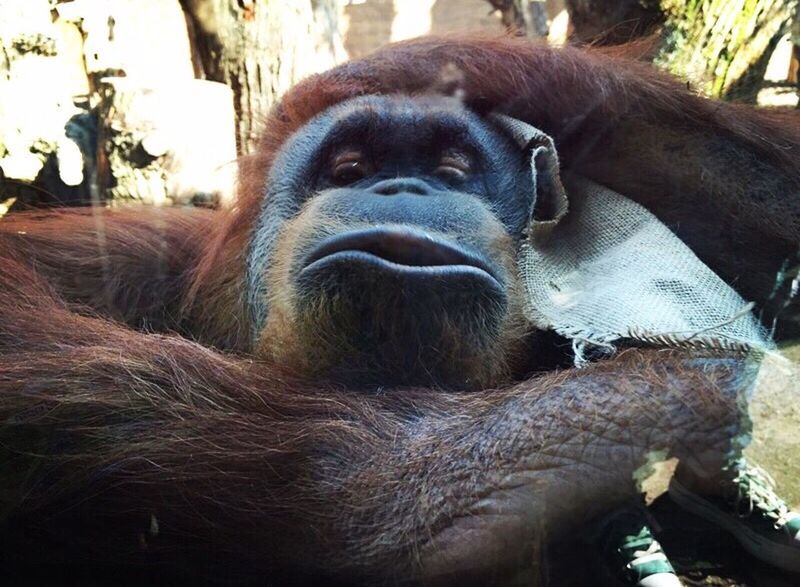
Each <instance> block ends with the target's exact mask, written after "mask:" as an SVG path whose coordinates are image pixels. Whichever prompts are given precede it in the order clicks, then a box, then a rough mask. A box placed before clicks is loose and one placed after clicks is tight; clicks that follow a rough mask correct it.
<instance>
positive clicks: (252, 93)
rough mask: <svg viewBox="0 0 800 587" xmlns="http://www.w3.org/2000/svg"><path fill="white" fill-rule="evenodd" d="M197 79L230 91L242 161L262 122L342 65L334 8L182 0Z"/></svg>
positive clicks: (319, 3) (326, 3) (252, 0)
mask: <svg viewBox="0 0 800 587" xmlns="http://www.w3.org/2000/svg"><path fill="white" fill-rule="evenodd" d="M181 4H182V5H183V7H184V9H185V11H186V14H187V16H188V20H189V22H190V25H191V27H190V28H191V30H190V34H191V37H192V43H193V46H194V47H195V48H196V50H197V55H198V56H199V61H200V66H201V68H202V75H203V76H205V77H206V78H207V79H210V80H214V81H218V82H222V83H224V84H226V85H228V86H230V87H231V88H232V89H233V95H234V107H235V109H236V115H237V133H236V134H237V144H238V149H239V152H240V153H249V152H251V151H252V150H253V148H254V147H255V144H256V141H257V137H258V134H259V130H260V124H259V119H260V117H261V116H263V115H265V114H266V112H267V110H268V109H269V107H270V106H271V105H272V104H274V102H275V100H276V98H277V97H278V96H280V94H281V93H282V92H284V91H285V90H286V89H288V88H289V87H290V86H291V85H293V84H294V83H295V82H297V81H298V80H299V79H301V78H303V77H305V76H307V75H309V74H311V73H314V72H316V71H322V70H325V69H328V68H330V67H331V66H333V65H334V64H336V63H338V62H339V61H342V60H344V58H345V52H344V48H343V45H342V39H341V36H340V33H339V27H338V19H339V4H338V2H336V0H302V1H298V2H265V1H264V0H181Z"/></svg>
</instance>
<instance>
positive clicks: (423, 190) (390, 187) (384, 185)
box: [370, 179, 431, 196]
mask: <svg viewBox="0 0 800 587" xmlns="http://www.w3.org/2000/svg"><path fill="white" fill-rule="evenodd" d="M370 191H372V192H374V193H376V194H379V195H381V196H394V195H397V194H416V195H418V196H426V195H428V194H430V193H431V189H430V187H429V186H428V184H426V183H425V182H423V181H420V180H418V179H386V180H384V181H380V182H378V183H376V184H375V185H374V186H372V189H371V190H370Z"/></svg>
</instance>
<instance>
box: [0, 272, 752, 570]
mask: <svg viewBox="0 0 800 587" xmlns="http://www.w3.org/2000/svg"><path fill="white" fill-rule="evenodd" d="M745 375H747V367H746V364H745V363H744V362H743V361H741V360H735V359H726V358H705V359H689V358H687V357H685V356H682V355H681V354H680V353H674V352H673V353H664V352H656V351H635V352H629V353H625V354H623V355H622V356H620V357H619V358H618V359H615V360H612V361H608V362H605V363H603V364H599V365H595V366H593V367H591V368H588V369H585V370H581V371H566V372H561V373H553V374H550V375H547V376H544V377H540V378H537V379H532V380H530V381H527V382H524V383H521V384H518V385H517V386H515V387H513V388H510V389H507V390H502V391H486V392H479V393H474V394H458V393H431V391H430V390H413V389H411V390H406V391H393V392H391V393H387V394H385V395H363V394H358V393H352V392H344V391H341V390H335V389H320V388H319V387H314V386H311V385H308V384H304V383H302V382H299V381H294V380H292V379H291V378H288V377H286V376H285V374H282V373H281V372H280V370H278V369H274V368H270V367H269V366H266V365H259V364H253V363H251V362H249V361H243V360H239V359H234V358H231V357H229V356H225V355H222V354H220V353H216V352H213V351H211V350H209V349H207V348H205V347H202V346H200V345H197V344H195V343H192V342H189V341H187V340H185V339H181V338H178V337H173V336H160V335H153V334H143V333H140V332H135V331H132V330H129V329H127V328H125V327H123V326H120V325H118V324H116V323H113V322H109V321H106V320H103V319H98V318H92V317H86V316H80V315H76V314H74V313H72V312H70V311H69V310H68V309H67V308H66V307H65V305H64V304H63V303H62V302H61V301H59V299H58V298H57V297H56V296H55V295H54V293H53V292H52V290H51V289H50V288H49V287H48V286H47V285H46V284H45V283H43V282H42V281H39V280H38V279H37V278H36V276H35V275H34V274H33V273H32V272H30V271H29V270H28V269H27V268H26V267H25V266H24V265H20V264H14V263H12V262H10V261H8V260H6V261H4V262H3V264H1V265H0V421H2V422H3V423H4V424H3V430H2V439H3V443H2V450H3V453H4V456H5V458H4V459H3V460H2V462H4V463H7V465H6V466H13V471H9V472H4V473H3V474H2V475H0V478H2V479H3V480H4V482H3V484H4V486H3V487H2V492H0V495H2V496H3V497H4V503H2V505H3V506H4V507H3V508H2V510H3V511H5V512H8V513H10V514H12V515H13V517H14V518H15V519H17V520H22V522H21V523H23V524H25V523H26V520H27V521H30V524H31V525H30V526H25V527H26V528H28V529H30V528H33V527H35V526H34V525H33V524H38V525H44V527H45V528H47V529H53V528H55V527H59V525H60V526H65V527H66V528H67V530H68V532H69V535H70V536H74V537H76V538H74V539H75V540H78V539H79V538H83V539H85V540H86V544H83V542H79V545H80V547H85V548H89V549H90V550H99V551H100V552H101V553H102V556H103V557H104V558H105V559H106V560H109V561H113V560H120V559H122V560H124V561H126V562H132V561H133V562H135V561H142V560H144V561H152V560H157V559H158V557H159V556H160V553H166V554H165V556H166V557H167V558H168V560H170V561H171V562H176V561H180V560H184V557H185V560H186V561H187V562H189V563H190V564H191V565H193V566H194V567H195V568H196V569H198V570H200V569H206V568H207V567H206V565H214V566H216V565H221V564H225V563H226V562H230V561H234V562H235V563H236V568H239V569H243V570H244V571H245V572H248V573H249V572H252V573H256V574H257V576H258V574H260V573H264V572H267V571H272V570H275V569H276V568H277V569H281V568H283V569H286V568H290V569H295V570H297V569H301V570H304V571H306V572H318V573H320V574H335V575H340V576H342V577H346V578H351V579H352V578H353V577H361V578H364V577H372V578H381V579H388V578H408V577H415V576H427V577H432V576H440V575H443V574H448V573H451V572H452V571H453V570H454V569H459V570H461V571H462V572H465V573H478V572H481V571H491V572H494V571H495V570H497V569H498V568H503V567H504V566H506V565H511V564H515V563H519V562H520V561H521V560H523V559H521V558H520V557H524V555H525V553H526V552H527V551H526V545H528V544H529V543H530V542H531V541H532V540H534V539H536V538H537V537H538V538H540V537H541V533H542V532H543V531H544V530H543V529H544V528H546V529H547V530H548V531H552V532H561V531H564V530H566V529H568V528H570V527H571V526H572V525H574V524H575V523H577V522H582V521H585V520H586V519H587V518H588V517H590V516H592V515H594V514H596V513H598V512H601V511H604V510H607V509H608V508H610V507H613V506H614V505H615V504H617V503H618V502H619V501H620V500H622V499H624V498H626V497H627V496H629V495H631V494H632V492H633V491H634V485H633V483H632V472H633V471H634V470H635V469H636V468H637V467H639V466H640V465H641V464H642V462H643V456H644V454H645V453H646V452H647V451H649V450H653V449H667V450H671V451H673V452H676V453H677V454H679V455H686V454H695V453H697V452H698V451H701V450H703V451H707V450H708V449H709V448H713V447H722V446H724V444H725V441H726V439H727V438H728V437H729V435H730V434H731V432H732V429H733V427H734V426H735V424H736V421H737V415H736V409H735V399H736V396H737V394H738V393H739V392H740V391H741V390H742V388H743V386H744V385H745V383H746V381H747V377H745ZM23 471H24V472H25V473H24V474H22V473H21V472H23ZM154 519H155V520H157V521H158V522H157V527H158V531H157V532H152V531H148V528H150V529H151V530H152V527H153V522H152V520H154ZM98 520H99V522H98ZM139 535H141V536H142V538H141V540H144V541H145V542H146V544H147V549H146V550H144V551H140V552H130V545H133V544H136V543H137V540H136V536H139ZM141 540H140V541H141ZM204 553H205V554H204ZM208 553H214V554H213V556H211V557H209V556H208ZM261 576H263V575H261Z"/></svg>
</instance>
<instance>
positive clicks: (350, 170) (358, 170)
mask: <svg viewBox="0 0 800 587" xmlns="http://www.w3.org/2000/svg"><path fill="white" fill-rule="evenodd" d="M371 173H372V171H371V167H370V165H369V163H368V162H367V161H366V160H365V159H364V155H363V153H361V152H360V151H347V152H345V153H340V154H339V155H337V156H336V157H335V158H334V159H333V163H332V171H331V177H332V178H333V183H335V184H336V185H340V186H345V185H350V184H351V183H355V182H357V181H358V180H360V179H364V178H365V177H367V176H368V175H370V174H371Z"/></svg>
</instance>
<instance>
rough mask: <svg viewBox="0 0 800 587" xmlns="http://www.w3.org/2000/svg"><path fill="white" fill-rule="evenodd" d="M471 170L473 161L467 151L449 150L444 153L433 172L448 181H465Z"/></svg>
mask: <svg viewBox="0 0 800 587" xmlns="http://www.w3.org/2000/svg"><path fill="white" fill-rule="evenodd" d="M471 170H472V162H471V161H470V159H469V157H468V156H467V155H466V153H462V152H459V151H448V152H445V153H443V154H442V157H441V159H439V165H438V166H437V167H436V169H434V171H433V173H434V175H438V176H439V177H441V178H442V179H445V180H447V181H464V180H465V179H467V176H468V175H469V173H470V171H471Z"/></svg>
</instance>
